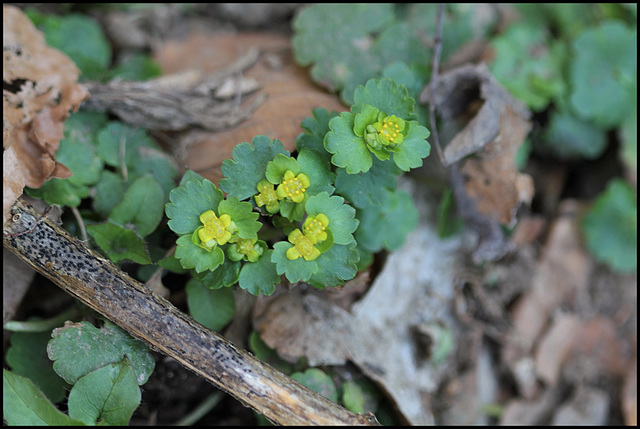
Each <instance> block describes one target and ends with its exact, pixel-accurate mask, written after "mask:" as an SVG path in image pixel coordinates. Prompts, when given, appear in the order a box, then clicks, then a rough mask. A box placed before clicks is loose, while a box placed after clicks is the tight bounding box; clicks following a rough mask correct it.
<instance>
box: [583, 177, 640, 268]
mask: <svg viewBox="0 0 640 429" xmlns="http://www.w3.org/2000/svg"><path fill="white" fill-rule="evenodd" d="M582 230H583V232H584V235H585V240H586V245H587V248H588V249H589V251H591V253H593V255H594V256H595V257H596V259H597V260H599V261H600V262H604V263H605V264H607V265H609V266H610V267H611V268H612V269H613V270H615V271H619V272H633V271H635V270H636V268H637V258H638V202H637V197H636V194H635V191H634V190H633V189H632V188H631V187H630V186H629V185H628V184H627V183H625V182H624V181H622V180H620V179H614V180H612V181H611V182H610V183H609V185H608V186H607V189H606V190H605V191H604V192H603V193H602V194H601V195H600V196H599V197H598V198H597V199H596V201H595V202H594V203H593V206H592V207H591V209H590V210H589V212H588V213H587V214H586V215H585V217H584V219H583V222H582Z"/></svg>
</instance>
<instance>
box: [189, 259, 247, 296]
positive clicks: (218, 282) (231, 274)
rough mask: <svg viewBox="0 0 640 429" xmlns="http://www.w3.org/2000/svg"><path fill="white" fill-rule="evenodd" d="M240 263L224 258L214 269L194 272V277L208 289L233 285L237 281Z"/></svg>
mask: <svg viewBox="0 0 640 429" xmlns="http://www.w3.org/2000/svg"><path fill="white" fill-rule="evenodd" d="M241 265H242V264H241V263H240V262H234V261H232V260H230V259H229V258H225V259H224V262H223V263H222V264H221V265H220V266H218V268H216V269H215V270H214V271H205V272H204V273H196V274H195V275H194V277H195V278H197V279H198V280H200V281H201V282H202V284H203V285H205V286H206V287H208V288H209V289H220V288H222V287H229V286H233V285H234V284H236V283H237V282H238V276H239V275H240V268H241Z"/></svg>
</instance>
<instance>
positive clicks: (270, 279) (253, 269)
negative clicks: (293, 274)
mask: <svg viewBox="0 0 640 429" xmlns="http://www.w3.org/2000/svg"><path fill="white" fill-rule="evenodd" d="M272 253H273V250H267V251H265V252H264V253H263V254H262V255H261V256H260V258H259V259H258V260H257V261H256V262H251V263H246V264H244V266H243V267H242V271H240V277H239V279H238V282H239V283H238V284H239V286H240V287H241V288H242V289H246V290H247V291H249V293H250V294H251V295H255V296H258V295H259V294H260V292H262V293H263V294H264V295H266V296H269V295H271V294H273V292H274V291H275V285H277V284H280V281H281V278H280V275H279V274H278V273H277V271H276V265H275V264H274V263H273V262H271V254H272Z"/></svg>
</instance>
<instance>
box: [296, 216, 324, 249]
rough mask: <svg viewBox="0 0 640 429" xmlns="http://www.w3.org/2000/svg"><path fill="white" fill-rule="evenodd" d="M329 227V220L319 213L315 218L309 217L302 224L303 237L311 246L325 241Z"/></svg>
mask: <svg viewBox="0 0 640 429" xmlns="http://www.w3.org/2000/svg"><path fill="white" fill-rule="evenodd" d="M328 226H329V218H328V217H327V216H326V215H324V214H322V213H320V214H319V215H317V216H315V217H314V216H309V217H307V219H306V220H305V221H304V224H302V230H303V231H304V235H305V236H306V237H307V238H308V239H309V241H311V242H312V243H313V244H316V243H319V242H323V241H324V240H326V239H327V227H328Z"/></svg>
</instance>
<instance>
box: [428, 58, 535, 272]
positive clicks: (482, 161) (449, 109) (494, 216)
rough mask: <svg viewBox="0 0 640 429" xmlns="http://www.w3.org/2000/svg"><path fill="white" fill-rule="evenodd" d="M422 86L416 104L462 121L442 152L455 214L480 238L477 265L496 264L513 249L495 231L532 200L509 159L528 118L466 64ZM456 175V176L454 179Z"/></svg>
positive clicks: (529, 185)
mask: <svg viewBox="0 0 640 429" xmlns="http://www.w3.org/2000/svg"><path fill="white" fill-rule="evenodd" d="M434 88H435V89H434V92H433V94H432V93H431V86H430V85H429V86H427V87H425V89H424V90H423V92H422V94H421V96H420V101H421V102H423V103H431V102H433V103H434V104H435V107H436V109H437V111H438V113H439V114H440V116H441V117H442V118H443V119H444V120H445V121H448V122H449V123H451V124H453V123H456V122H460V121H462V122H464V121H465V119H464V118H465V117H470V118H469V119H468V121H467V124H466V126H464V128H462V129H461V130H460V131H459V132H458V133H457V134H456V135H455V136H454V137H453V138H452V139H451V141H450V142H449V143H448V144H447V145H446V147H445V149H444V153H443V155H444V163H445V166H452V165H453V164H455V163H459V166H458V167H456V168H452V169H451V175H452V185H453V189H454V195H455V198H456V203H457V205H458V209H459V211H460V213H461V215H462V217H463V218H464V220H465V222H466V223H467V225H468V226H469V227H471V228H472V229H474V230H476V231H477V232H478V233H479V235H480V243H479V245H478V248H477V249H476V251H475V252H474V259H475V260H476V261H477V262H481V261H484V260H497V259H500V258H501V257H502V256H504V255H505V254H506V253H507V252H509V251H511V250H512V249H513V245H511V244H510V243H509V242H508V240H507V239H506V238H505V237H504V234H503V233H502V231H501V226H500V225H501V224H502V225H511V226H513V225H514V224H515V221H516V218H515V214H516V210H517V209H518V207H519V206H520V205H521V204H523V203H525V204H529V203H530V202H531V199H532V198H533V194H534V188H533V181H532V180H531V178H530V177H529V176H527V175H525V174H521V173H519V172H518V168H517V166H516V163H515V155H516V153H517V151H518V148H519V147H520V145H521V144H522V143H523V142H524V139H525V137H526V136H527V134H528V133H529V131H530V129H531V122H530V117H531V113H530V112H529V111H528V110H527V108H526V107H525V106H524V105H523V104H522V103H520V102H519V101H517V100H515V99H514V98H513V97H512V96H511V95H510V94H509V93H508V92H507V90H505V89H504V88H503V87H502V86H501V85H500V84H499V83H498V82H497V81H496V79H495V78H494V77H493V76H492V75H491V73H490V72H489V70H488V69H487V67H486V65H484V64H480V65H477V66H476V65H466V66H463V67H459V68H457V69H455V70H451V71H448V72H446V73H444V74H442V75H441V76H440V77H439V78H438V80H437V81H436V83H435V86H434ZM457 176H460V177H457Z"/></svg>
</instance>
